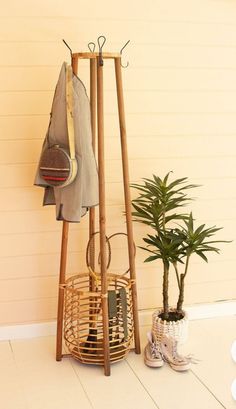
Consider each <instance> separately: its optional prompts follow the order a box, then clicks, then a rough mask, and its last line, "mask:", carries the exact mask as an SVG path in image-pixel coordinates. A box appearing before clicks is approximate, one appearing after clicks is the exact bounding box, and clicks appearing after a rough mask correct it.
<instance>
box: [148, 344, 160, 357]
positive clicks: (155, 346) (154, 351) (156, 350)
mask: <svg viewBox="0 0 236 409" xmlns="http://www.w3.org/2000/svg"><path fill="white" fill-rule="evenodd" d="M150 350H151V355H152V357H153V358H158V357H159V356H160V354H161V350H160V347H159V345H158V343H157V342H152V343H150Z"/></svg>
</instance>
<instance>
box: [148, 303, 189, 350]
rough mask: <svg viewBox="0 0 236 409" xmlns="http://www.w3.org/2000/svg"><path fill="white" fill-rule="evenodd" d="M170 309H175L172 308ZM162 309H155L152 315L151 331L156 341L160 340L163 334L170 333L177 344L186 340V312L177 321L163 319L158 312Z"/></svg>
mask: <svg viewBox="0 0 236 409" xmlns="http://www.w3.org/2000/svg"><path fill="white" fill-rule="evenodd" d="M170 311H175V310H174V308H173V309H171V308H170ZM162 312H163V311H162V310H157V311H155V312H154V313H153V315H152V332H153V333H154V336H155V338H156V340H157V341H158V342H160V341H161V339H162V336H163V335H164V334H169V335H171V336H172V337H173V338H174V339H176V341H178V343H179V344H183V343H184V342H186V340H187V337H188V318H187V314H186V313H185V316H184V317H183V318H182V319H181V320H178V321H169V322H168V321H163V320H162V319H161V318H160V317H159V314H160V313H162Z"/></svg>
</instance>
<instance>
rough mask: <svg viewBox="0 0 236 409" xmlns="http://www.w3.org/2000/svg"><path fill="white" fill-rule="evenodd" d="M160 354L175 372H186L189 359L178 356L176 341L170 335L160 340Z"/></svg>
mask: <svg viewBox="0 0 236 409" xmlns="http://www.w3.org/2000/svg"><path fill="white" fill-rule="evenodd" d="M161 353H162V356H163V359H164V360H165V361H166V362H168V364H169V365H170V366H171V368H172V369H174V370H175V371H187V370H188V369H189V368H190V358H188V357H185V356H182V355H179V353H178V351H177V341H176V340H175V339H174V338H173V337H171V336H170V335H167V334H164V335H163V337H162V339H161Z"/></svg>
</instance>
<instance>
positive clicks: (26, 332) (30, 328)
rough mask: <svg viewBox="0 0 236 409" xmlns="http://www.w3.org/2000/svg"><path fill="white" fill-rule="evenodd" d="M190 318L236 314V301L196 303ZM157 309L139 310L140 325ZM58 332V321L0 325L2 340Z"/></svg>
mask: <svg viewBox="0 0 236 409" xmlns="http://www.w3.org/2000/svg"><path fill="white" fill-rule="evenodd" d="M185 310H186V311H187V313H188V317H189V319H190V320H198V319H205V318H216V317H225V316H230V315H236V300H235V301H218V302H215V303H209V304H195V305H192V306H188V307H186V308H185ZM154 311H155V310H142V311H140V312H139V321H140V326H144V325H151V324H152V314H153V312H154ZM55 334H56V321H51V322H42V323H38V324H24V325H11V326H0V341H4V340H5V341H6V340H12V339H25V338H35V337H43V336H49V335H55Z"/></svg>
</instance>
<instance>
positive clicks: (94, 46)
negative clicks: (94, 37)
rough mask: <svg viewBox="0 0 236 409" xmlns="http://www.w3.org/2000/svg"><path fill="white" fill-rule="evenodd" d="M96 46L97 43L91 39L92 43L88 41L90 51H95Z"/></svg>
mask: <svg viewBox="0 0 236 409" xmlns="http://www.w3.org/2000/svg"><path fill="white" fill-rule="evenodd" d="M92 47H93V48H92ZM95 48H96V44H95V43H93V42H92V41H91V42H90V43H88V49H89V51H91V53H94V51H95Z"/></svg>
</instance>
